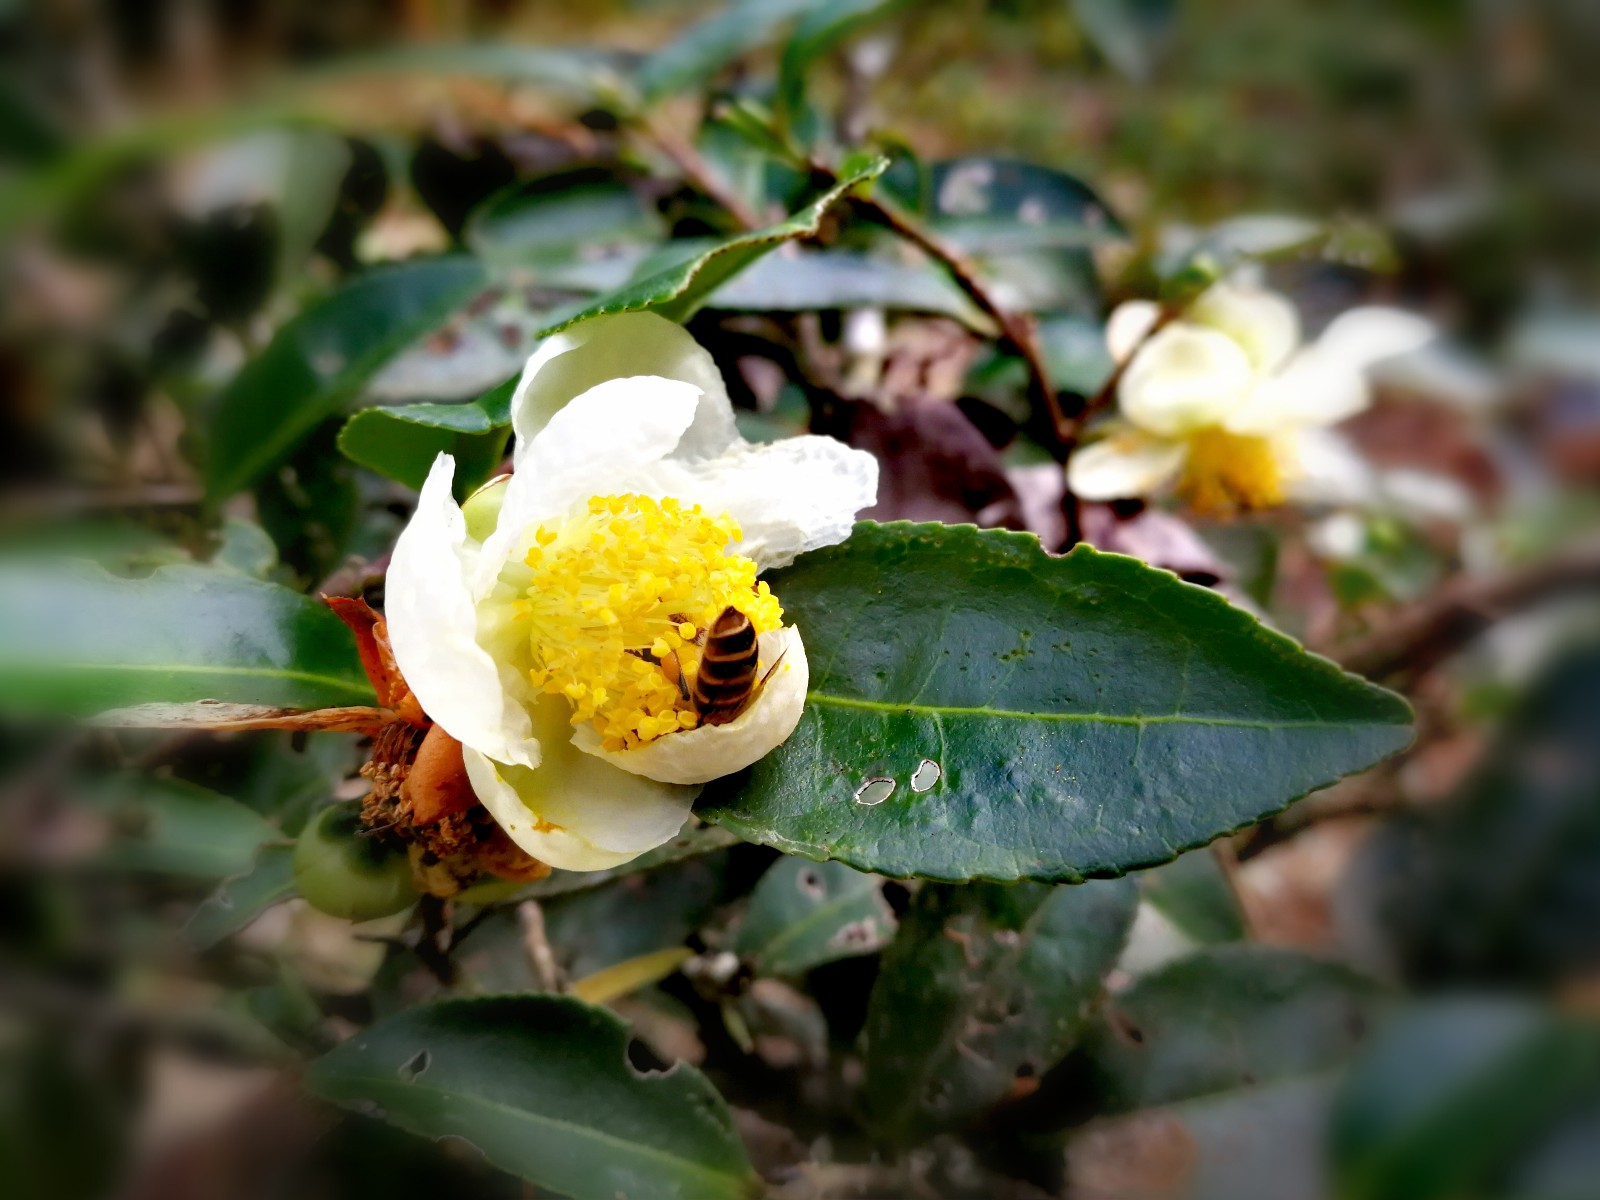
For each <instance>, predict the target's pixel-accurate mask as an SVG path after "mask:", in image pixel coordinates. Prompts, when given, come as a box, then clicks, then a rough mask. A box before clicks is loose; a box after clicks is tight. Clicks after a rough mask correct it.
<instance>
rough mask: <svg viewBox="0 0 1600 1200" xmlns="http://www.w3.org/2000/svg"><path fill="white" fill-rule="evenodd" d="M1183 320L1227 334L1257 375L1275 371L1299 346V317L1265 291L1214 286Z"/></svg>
mask: <svg viewBox="0 0 1600 1200" xmlns="http://www.w3.org/2000/svg"><path fill="white" fill-rule="evenodd" d="M1183 319H1184V320H1185V321H1188V322H1192V323H1193V324H1196V325H1203V326H1205V327H1207V328H1208V329H1215V330H1218V331H1219V332H1221V333H1225V334H1227V335H1228V336H1229V337H1230V338H1232V339H1233V340H1234V341H1235V342H1237V343H1238V344H1239V346H1240V347H1241V348H1242V349H1243V350H1244V352H1245V356H1246V357H1247V358H1249V360H1250V365H1251V366H1252V367H1253V368H1254V369H1255V370H1256V371H1257V372H1258V373H1260V374H1263V375H1264V374H1268V373H1270V372H1272V371H1275V370H1277V369H1278V368H1279V367H1280V366H1282V365H1283V364H1284V363H1285V362H1287V361H1288V358H1289V355H1291V354H1293V353H1294V349H1295V347H1296V346H1298V345H1299V344H1300V314H1299V313H1298V312H1297V311H1296V310H1295V307H1294V305H1293V304H1291V303H1290V302H1289V301H1288V300H1286V299H1285V298H1284V297H1282V296H1280V295H1278V293H1277V292H1269V291H1267V290H1266V289H1265V288H1252V287H1244V286H1241V285H1239V284H1236V283H1218V284H1214V285H1213V286H1212V287H1210V288H1208V289H1206V291H1205V292H1203V293H1201V295H1200V296H1199V298H1198V299H1196V300H1195V302H1194V303H1193V304H1191V305H1190V306H1189V308H1188V309H1187V310H1186V311H1185V312H1184V314H1183Z"/></svg>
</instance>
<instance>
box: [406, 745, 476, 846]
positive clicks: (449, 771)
mask: <svg viewBox="0 0 1600 1200" xmlns="http://www.w3.org/2000/svg"><path fill="white" fill-rule="evenodd" d="M400 798H401V800H402V801H404V802H405V804H406V805H407V806H408V807H409V808H410V816H411V821H412V823H413V824H415V825H432V824H434V823H435V822H436V821H438V820H439V819H440V818H441V817H447V816H451V815H453V814H455V813H463V812H466V811H467V810H468V809H470V808H473V807H475V806H476V805H477V803H478V797H477V795H476V794H475V793H474V792H473V790H472V781H471V780H470V779H468V778H467V768H466V764H465V763H463V762H462V758H461V743H460V742H458V741H456V740H455V738H453V737H451V736H450V735H449V734H448V733H446V732H445V731H444V729H443V728H441V727H440V726H438V725H435V726H434V727H433V728H432V729H430V730H428V734H427V736H426V737H424V738H423V739H422V745H420V746H418V747H417V756H416V758H415V759H414V760H413V761H412V763H411V769H410V771H409V772H407V774H406V779H405V783H404V784H402V785H401V787H400Z"/></svg>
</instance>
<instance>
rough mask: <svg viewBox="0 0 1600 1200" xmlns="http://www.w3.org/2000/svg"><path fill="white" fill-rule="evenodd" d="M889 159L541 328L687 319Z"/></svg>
mask: <svg viewBox="0 0 1600 1200" xmlns="http://www.w3.org/2000/svg"><path fill="white" fill-rule="evenodd" d="M888 165H889V160H888V159H882V158H880V159H876V160H874V161H873V162H872V163H871V164H869V165H868V166H866V167H865V168H863V169H862V170H860V171H857V172H856V173H855V174H853V175H850V176H848V177H846V178H844V179H841V180H840V181H839V183H838V184H836V185H835V186H834V187H831V188H829V189H828V190H827V191H826V192H824V193H823V194H822V195H820V196H818V197H817V198H816V199H815V200H813V201H812V202H811V203H810V204H808V205H806V206H805V207H804V208H802V209H801V210H800V211H799V212H797V213H795V214H794V215H793V216H791V217H790V218H789V219H788V220H787V221H784V222H783V223H782V224H779V225H772V226H769V227H768V228H766V229H758V230H756V231H754V232H753V233H741V234H739V235H738V236H737V237H731V238H729V239H727V240H726V241H724V242H719V243H717V244H716V245H715V246H712V247H711V248H710V249H707V250H704V251H702V252H700V253H698V254H695V255H693V256H692V257H690V258H688V259H687V260H686V261H683V262H680V263H678V264H676V265H675V266H671V267H668V268H666V269H665V270H659V271H656V272H654V273H653V274H650V275H647V276H646V277H645V278H643V279H640V280H637V281H635V282H633V283H630V284H628V285H627V286H626V287H624V288H621V289H620V290H618V291H615V292H613V293H611V294H610V295H609V296H604V297H602V298H601V299H599V300H597V301H595V302H594V303H593V304H590V305H587V306H586V307H585V308H584V309H583V310H582V311H580V312H578V313H575V314H573V315H572V316H570V317H567V318H566V319H565V320H562V321H560V322H558V323H557V324H555V325H552V326H551V327H550V328H548V329H546V330H544V331H543V334H542V336H548V335H550V334H552V333H558V332H560V331H561V330H563V329H565V328H567V327H568V326H569V325H575V324H577V323H578V322H579V321H584V320H587V319H589V318H590V317H598V316H605V315H607V314H610V313H620V312H642V311H651V312H658V313H660V314H661V315H662V316H664V317H666V318H668V319H669V320H673V321H683V320H686V319H687V318H688V317H689V316H690V315H691V314H692V313H693V312H694V311H695V310H696V309H697V308H699V307H700V305H702V304H703V303H705V300H706V298H707V297H708V296H709V295H710V294H711V293H712V292H714V291H716V289H717V288H718V287H720V286H721V285H722V284H724V283H726V282H727V281H728V280H729V279H731V278H733V276H735V275H737V274H738V273H739V272H740V271H742V270H744V268H745V267H747V266H749V265H750V264H751V263H753V262H755V261H756V259H758V258H760V257H761V256H762V255H763V254H765V253H767V251H769V250H771V249H772V248H773V247H774V246H777V245H779V244H780V243H782V242H787V241H792V240H794V239H795V238H802V237H811V236H813V235H814V234H816V233H817V231H818V230H819V229H820V228H821V226H822V217H823V214H824V213H826V212H827V211H828V209H829V208H831V207H832V206H833V205H834V204H835V203H836V202H837V201H838V200H839V199H840V198H842V197H843V196H844V195H845V194H846V193H847V192H849V191H850V190H851V189H853V188H856V187H859V186H861V185H862V184H864V183H868V182H870V181H871V180H873V179H876V178H877V177H878V176H879V175H881V174H882V173H883V171H884V169H885V168H886V167H887V166H888Z"/></svg>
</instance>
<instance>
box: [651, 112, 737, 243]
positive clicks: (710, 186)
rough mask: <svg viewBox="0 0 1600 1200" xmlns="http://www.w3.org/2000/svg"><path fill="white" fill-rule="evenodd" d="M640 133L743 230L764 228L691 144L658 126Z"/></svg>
mask: <svg viewBox="0 0 1600 1200" xmlns="http://www.w3.org/2000/svg"><path fill="white" fill-rule="evenodd" d="M639 133H640V136H641V137H643V138H644V139H645V140H646V141H648V142H650V143H651V144H652V145H653V146H655V148H656V149H658V150H660V151H661V153H663V154H665V155H666V156H667V157H668V158H670V159H671V160H672V162H673V165H674V166H676V167H677V168H678V170H679V171H681V172H682V173H683V177H684V179H686V180H687V181H688V182H689V183H690V184H691V185H692V186H693V187H694V188H695V190H697V191H699V192H700V193H702V194H703V195H705V196H708V197H710V198H711V199H712V200H714V201H716V202H717V204H719V205H721V207H722V208H723V209H724V210H726V211H727V213H728V215H729V216H730V217H732V218H733V219H734V221H736V222H737V223H738V225H739V227H740V228H741V229H745V230H751V229H760V228H761V226H762V225H763V224H764V222H763V221H762V220H761V214H760V213H758V212H756V211H755V210H754V209H752V208H751V207H750V206H749V205H748V204H746V203H745V202H744V197H743V196H741V195H739V193H737V192H735V191H734V190H733V189H732V188H730V187H729V186H728V184H727V181H726V180H724V179H723V178H722V177H721V176H720V175H718V174H717V172H716V170H715V169H714V168H713V167H712V166H711V164H710V163H708V162H707V161H706V160H705V157H704V156H703V155H702V154H701V153H700V151H698V150H697V149H695V147H694V145H693V144H692V143H690V142H688V141H687V140H685V139H684V138H682V137H679V136H678V134H677V133H676V132H674V131H673V130H670V129H667V128H665V127H664V126H662V125H661V124H659V123H656V122H648V123H643V124H641V125H640V126H639Z"/></svg>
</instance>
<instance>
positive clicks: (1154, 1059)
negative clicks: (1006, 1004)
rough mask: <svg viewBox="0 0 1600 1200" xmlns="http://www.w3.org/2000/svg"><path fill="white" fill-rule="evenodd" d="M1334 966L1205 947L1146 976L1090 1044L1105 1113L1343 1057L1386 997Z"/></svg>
mask: <svg viewBox="0 0 1600 1200" xmlns="http://www.w3.org/2000/svg"><path fill="white" fill-rule="evenodd" d="M1384 1000H1385V995H1384V992H1383V990H1382V989H1381V988H1380V987H1379V986H1378V985H1377V984H1375V983H1374V982H1372V981H1371V980H1369V979H1367V978H1366V977H1365V976H1362V975H1358V974H1356V973H1355V972H1354V971H1351V970H1350V969H1348V968H1347V967H1343V966H1340V965H1338V964H1336V963H1331V962H1324V961H1321V960H1319V959H1314V958H1308V957H1306V956H1304V955H1301V954H1298V953H1295V952H1292V951H1288V950H1280V949H1277V948H1274V947H1268V946H1252V945H1243V944H1241V945H1230V946H1214V947H1210V948H1208V949H1205V950H1201V951H1199V952H1197V953H1196V954H1193V955H1191V956H1190V957H1188V958H1183V959H1179V960H1178V961H1177V962H1174V963H1170V964H1169V965H1167V966H1166V967H1164V968H1162V969H1161V970H1159V971H1156V972H1154V973H1153V974H1150V975H1146V976H1145V977H1144V978H1142V979H1140V980H1138V981H1137V982H1136V983H1134V984H1133V985H1132V986H1131V987H1129V988H1128V989H1127V990H1126V991H1124V992H1122V993H1121V994H1119V995H1118V996H1117V997H1116V998H1115V999H1114V1000H1113V1001H1112V1003H1111V1005H1110V1006H1108V1008H1107V1010H1106V1012H1105V1014H1104V1018H1103V1021H1102V1023H1101V1025H1100V1027H1099V1028H1098V1029H1097V1030H1096V1031H1095V1032H1094V1033H1093V1034H1092V1035H1091V1036H1089V1037H1087V1038H1086V1039H1085V1042H1084V1052H1085V1056H1086V1060H1087V1062H1088V1063H1089V1064H1090V1070H1091V1075H1092V1077H1093V1078H1092V1082H1088V1083H1085V1085H1084V1088H1085V1094H1086V1095H1091V1096H1093V1097H1095V1103H1096V1106H1097V1108H1098V1110H1099V1111H1101V1112H1111V1113H1115V1112H1127V1111H1131V1110H1134V1109H1140V1108H1148V1107H1151V1106H1153V1105H1163V1104H1172V1103H1175V1102H1177V1101H1182V1100H1189V1099H1193V1098H1194V1097H1197V1096H1205V1095H1210V1094H1212V1093H1216V1092H1223V1091H1229V1090H1234V1089H1238V1088H1242V1087H1254V1086H1256V1085H1257V1084H1261V1083H1265V1082H1268V1081H1270V1080H1276V1079H1285V1078H1291V1077H1295V1076H1299V1075H1304V1074H1309V1073H1311V1072H1314V1071H1319V1070H1323V1069H1325V1068H1329V1067H1332V1066H1335V1065H1337V1064H1339V1063H1340V1062H1342V1061H1343V1060H1344V1059H1345V1058H1347V1057H1348V1056H1349V1054H1350V1053H1351V1051H1352V1050H1353V1049H1354V1048H1355V1047H1356V1046H1357V1045H1358V1044H1359V1043H1360V1041H1361V1039H1362V1037H1363V1036H1364V1034H1365V1033H1366V1031H1367V1029H1368V1028H1370V1026H1371V1024H1372V1022H1373V1018H1374V1015H1375V1014H1376V1013H1377V1012H1378V1011H1379V1009H1380V1007H1381V1005H1382V1004H1383V1003H1384Z"/></svg>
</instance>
